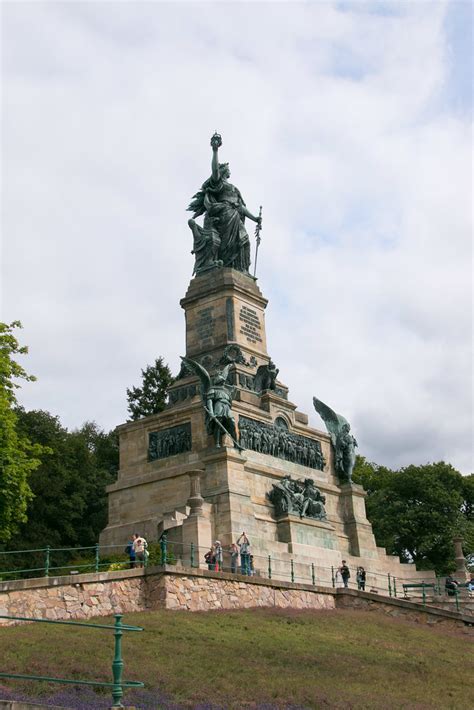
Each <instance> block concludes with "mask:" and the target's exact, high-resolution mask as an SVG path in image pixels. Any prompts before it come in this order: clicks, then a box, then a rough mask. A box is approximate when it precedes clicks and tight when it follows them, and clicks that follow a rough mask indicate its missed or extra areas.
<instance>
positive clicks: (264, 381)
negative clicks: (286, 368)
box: [254, 360, 280, 392]
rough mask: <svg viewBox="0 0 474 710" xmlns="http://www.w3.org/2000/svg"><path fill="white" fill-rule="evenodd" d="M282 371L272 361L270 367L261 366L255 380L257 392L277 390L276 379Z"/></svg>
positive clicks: (269, 363)
mask: <svg viewBox="0 0 474 710" xmlns="http://www.w3.org/2000/svg"><path fill="white" fill-rule="evenodd" d="M279 372H280V370H279V369H278V368H277V367H276V365H275V363H274V362H273V361H272V360H270V361H269V362H268V365H260V367H259V368H258V369H257V373H256V375H255V380H254V389H255V392H265V391H266V390H275V389H276V378H277V376H278V373H279Z"/></svg>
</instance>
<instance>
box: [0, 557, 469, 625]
mask: <svg viewBox="0 0 474 710" xmlns="http://www.w3.org/2000/svg"><path fill="white" fill-rule="evenodd" d="M256 607H276V608H282V609H286V608H288V609H290V608H291V609H301V610H303V609H312V610H314V611H318V610H334V609H337V608H351V609H362V610H366V609H369V610H373V611H377V612H379V613H384V614H387V615H389V616H392V617H402V618H405V619H407V620H409V621H414V622H416V623H423V624H428V625H430V626H434V625H436V626H438V625H442V626H446V628H462V630H463V631H465V632H466V633H472V634H474V616H472V614H468V613H457V612H454V611H448V610H445V609H438V608H435V607H423V606H422V605H421V604H419V603H414V602H411V601H405V600H403V599H393V598H387V597H382V596H379V595H376V594H370V593H368V592H357V591H355V590H346V589H344V590H343V589H333V588H330V587H329V588H324V587H318V586H310V585H305V584H292V583H290V582H279V581H276V580H258V579H255V578H245V577H241V576H237V577H232V576H231V575H229V574H225V573H224V574H217V573H214V572H208V571H201V570H176V569H173V568H172V567H170V566H167V567H166V568H165V569H163V568H156V567H155V568H149V569H147V570H142V569H140V570H127V571H123V572H103V573H99V574H83V575H77V576H72V577H71V576H69V577H62V578H61V577H58V578H53V579H27V580H15V581H11V582H2V583H0V614H4V615H12V616H25V617H33V618H39V619H53V620H74V619H78V620H81V619H91V618H93V617H98V616H110V615H112V614H118V613H122V614H124V613H133V612H140V611H153V610H156V609H170V610H174V611H191V612H194V611H222V610H230V609H249V608H256ZM15 623H17V622H13V621H8V620H5V619H4V620H2V619H0V624H5V625H8V624H15Z"/></svg>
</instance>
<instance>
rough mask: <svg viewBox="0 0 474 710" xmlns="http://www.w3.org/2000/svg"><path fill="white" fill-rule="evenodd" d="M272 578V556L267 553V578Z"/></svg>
mask: <svg viewBox="0 0 474 710" xmlns="http://www.w3.org/2000/svg"><path fill="white" fill-rule="evenodd" d="M271 578H272V556H271V555H268V579H271Z"/></svg>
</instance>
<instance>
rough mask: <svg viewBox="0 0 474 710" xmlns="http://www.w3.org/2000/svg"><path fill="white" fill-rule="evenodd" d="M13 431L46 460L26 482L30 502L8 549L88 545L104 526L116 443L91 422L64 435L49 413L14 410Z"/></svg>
mask: <svg viewBox="0 0 474 710" xmlns="http://www.w3.org/2000/svg"><path fill="white" fill-rule="evenodd" d="M16 413H17V417H18V429H19V431H21V432H22V433H23V434H25V435H27V436H28V437H29V438H30V439H31V441H33V442H37V443H39V444H41V445H42V446H46V447H47V449H48V451H49V454H48V456H47V457H45V458H44V461H43V462H42V463H41V465H40V466H39V467H38V468H37V469H36V470H35V471H34V473H32V475H31V478H30V485H31V489H32V491H33V493H34V497H33V498H32V499H31V500H30V501H29V503H28V508H27V511H26V514H27V518H28V520H27V522H25V523H23V524H22V525H21V526H20V529H19V534H18V541H17V542H18V544H16V543H15V544H14V545H13V546H12V549H21V548H22V547H23V549H26V548H28V547H37V546H44V545H51V546H52V547H59V546H63V547H74V546H77V545H86V546H87V545H93V544H95V543H96V542H97V540H98V536H99V533H100V532H101V530H102V529H103V528H104V527H105V525H106V524H107V496H106V492H105V487H106V485H108V484H109V483H112V482H113V481H115V478H116V474H117V470H118V437H117V435H116V434H115V432H109V433H105V432H104V431H102V430H101V429H100V428H99V427H98V426H97V424H96V423H95V422H86V423H85V424H83V425H82V427H81V428H80V429H76V430H74V431H71V432H69V431H68V430H67V429H66V428H65V427H63V426H62V425H61V423H60V421H59V419H58V417H55V416H53V415H52V414H50V413H49V412H45V411H41V410H34V411H29V412H27V411H25V410H24V409H22V408H18V409H17V410H16Z"/></svg>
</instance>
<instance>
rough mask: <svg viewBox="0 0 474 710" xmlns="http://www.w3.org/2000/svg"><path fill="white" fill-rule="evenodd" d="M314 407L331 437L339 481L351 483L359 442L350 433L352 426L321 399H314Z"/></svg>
mask: <svg viewBox="0 0 474 710" xmlns="http://www.w3.org/2000/svg"><path fill="white" fill-rule="evenodd" d="M313 405H314V408H315V410H316V411H317V413H318V414H319V416H320V417H321V419H322V420H323V421H324V423H325V424H326V429H327V430H328V433H329V436H330V437H331V443H332V445H333V447H334V453H335V468H336V473H337V475H338V477H339V480H340V481H341V483H350V482H351V479H352V471H353V470H354V464H355V458H356V454H355V447H356V446H357V441H356V440H355V439H354V437H353V436H352V434H351V433H350V431H351V425H350V424H349V422H348V421H347V419H345V418H344V417H343V416H342V414H336V412H335V411H334V410H333V409H331V407H328V405H327V404H324V402H321V400H320V399H316V397H313Z"/></svg>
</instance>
